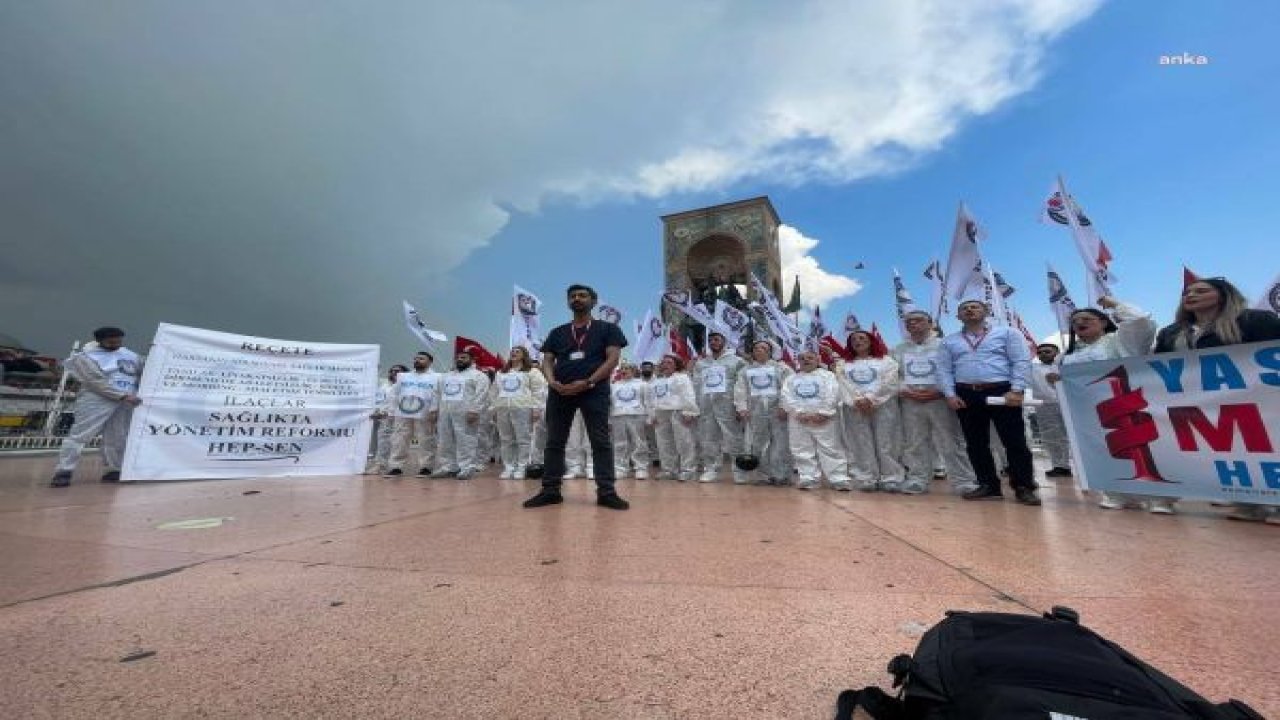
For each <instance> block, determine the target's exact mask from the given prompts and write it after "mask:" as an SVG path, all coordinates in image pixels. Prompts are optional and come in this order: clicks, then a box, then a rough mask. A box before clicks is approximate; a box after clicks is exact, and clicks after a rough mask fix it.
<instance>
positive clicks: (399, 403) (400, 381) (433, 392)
mask: <svg viewBox="0 0 1280 720" xmlns="http://www.w3.org/2000/svg"><path fill="white" fill-rule="evenodd" d="M434 361H435V357H434V356H432V355H431V353H429V352H426V351H425V350H424V351H423V352H420V353H418V354H416V355H414V356H413V371H412V372H402V373H398V374H397V375H396V384H395V385H393V386H392V387H391V397H390V398H389V399H388V401H387V404H388V405H389V406H390V408H391V412H390V415H391V422H392V432H391V459H390V462H389V463H388V464H389V466H390V469H389V470H387V471H386V474H385V475H384V477H397V476H399V475H403V474H404V465H405V463H406V462H407V461H408V460H409V443H410V441H411V440H415V439H416V440H417V443H418V461H417V466H418V467H419V468H421V469H420V470H419V471H418V474H419V475H423V476H426V475H430V474H431V466H432V465H434V464H435V460H436V423H435V420H433V419H431V417H432V415H433V414H434V413H435V411H436V409H437V408H438V407H439V404H440V373H438V372H436V371H434V370H432V369H431V363H432V362H434Z"/></svg>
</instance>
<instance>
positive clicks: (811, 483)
mask: <svg viewBox="0 0 1280 720" xmlns="http://www.w3.org/2000/svg"><path fill="white" fill-rule="evenodd" d="M817 484H818V481H816V480H813V479H812V478H800V480H799V481H797V482H796V489H797V490H812V489H813V488H814V487H816V486H817Z"/></svg>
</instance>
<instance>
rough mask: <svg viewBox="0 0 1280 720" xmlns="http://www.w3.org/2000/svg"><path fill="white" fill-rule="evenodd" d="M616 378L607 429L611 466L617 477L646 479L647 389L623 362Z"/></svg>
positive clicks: (647, 471)
mask: <svg viewBox="0 0 1280 720" xmlns="http://www.w3.org/2000/svg"><path fill="white" fill-rule="evenodd" d="M618 373H619V375H620V376H621V377H620V379H619V380H618V381H617V382H615V383H613V387H612V388H611V389H610V393H611V394H610V398H609V399H610V404H609V426H610V428H611V429H612V431H613V465H614V471H615V473H616V475H617V477H619V478H625V477H631V476H632V475H633V474H634V476H635V478H636V479H637V480H644V479H645V478H647V477H649V441H648V439H647V438H646V437H645V428H646V426H648V424H649V423H648V420H649V397H648V396H649V392H648V390H649V386H648V385H647V384H646V383H645V382H644V381H643V380H637V379H636V367H635V365H631V364H629V363H623V364H622V365H621V366H619V368H618Z"/></svg>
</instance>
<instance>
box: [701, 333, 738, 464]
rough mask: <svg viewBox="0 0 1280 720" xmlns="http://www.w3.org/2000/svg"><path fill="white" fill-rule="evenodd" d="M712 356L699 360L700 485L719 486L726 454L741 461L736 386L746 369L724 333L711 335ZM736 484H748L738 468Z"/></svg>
mask: <svg viewBox="0 0 1280 720" xmlns="http://www.w3.org/2000/svg"><path fill="white" fill-rule="evenodd" d="M707 347H708V349H709V350H710V352H708V353H707V355H705V356H704V357H701V358H695V360H694V366H693V367H694V372H695V373H696V375H697V389H698V407H699V410H700V412H701V414H700V415H699V417H698V449H699V451H700V453H701V455H702V476H701V477H699V478H698V481H699V482H704V483H709V482H715V481H716V480H717V479H718V476H719V473H720V461H721V460H722V459H723V458H724V456H725V454H726V453H728V454H729V456H730V457H731V458H732V457H737V456H738V454H740V453H741V452H742V425H741V423H739V422H738V415H737V412H736V411H735V410H734V407H733V386H734V384H735V383H737V381H738V372H739V371H740V370H741V369H742V365H743V361H742V358H740V357H738V356H737V354H735V353H733V352H730V351H728V350H727V349H726V348H725V337H724V333H721V332H720V331H718V330H712V331H710V332H709V333H707ZM733 482H734V483H735V484H737V485H742V484H745V483H746V482H748V480H747V475H746V473H744V472H742V471H741V470H739V469H738V468H737V466H736V465H735V466H734V467H733Z"/></svg>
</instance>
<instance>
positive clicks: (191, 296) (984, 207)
mask: <svg viewBox="0 0 1280 720" xmlns="http://www.w3.org/2000/svg"><path fill="white" fill-rule="evenodd" d="M1217 7H1219V6H1215V5H1209V4H1205V3H1199V2H1191V1H1190V0H1181V1H1175V2H1154V0H1153V1H1151V2H1144V1H1138V0H1135V1H1134V2H1129V3H1115V4H1101V3H1098V2H1089V1H1085V0H1025V1H1021V2H1015V1H1013V0H988V1H974V2H954V1H953V0H952V1H936V2H935V1H930V0H875V1H872V0H867V1H863V2H851V1H850V2H786V3H780V2H771V1H761V2H747V1H743V2H729V1H727V0H722V1H711V0H709V1H707V2H688V1H687V0H686V1H682V2H674V1H673V2H664V1H661V0H650V1H648V2H621V1H618V2H610V1H607V0H593V1H592V2H553V3H526V2H515V1H514V0H512V1H509V2H457V3H445V2H416V1H414V2H410V1H403V2H401V1H397V0H379V1H378V2H372V3H369V2H355V1H354V0H348V1H344V2H339V1H336V0H287V1H286V0H275V1H267V2H263V1H262V0H252V1H248V0H218V1H217V2H213V1H208V2H202V1H194V2H181V3H175V2H171V1H170V0H154V1H147V0H125V1H124V2H116V3H101V2H97V1H96V0H81V1H79V2H64V1H59V0H42V1H41V2H9V3H3V4H0V332H6V333H9V334H12V335H14V336H17V337H18V338H20V339H22V340H23V341H24V342H25V343H26V344H27V345H29V346H32V347H35V348H38V349H40V350H42V351H45V352H49V353H54V354H57V353H61V352H63V350H64V348H65V347H67V346H68V345H69V344H70V342H71V340H72V339H74V338H77V337H79V338H83V337H85V336H86V335H87V332H88V331H89V330H91V329H92V328H93V327H95V326H98V325H102V324H118V325H122V326H124V327H126V328H127V329H128V330H130V332H131V335H132V336H133V338H134V339H133V343H132V344H133V345H135V346H138V347H142V346H145V344H146V342H147V341H148V340H149V338H150V335H151V333H152V331H153V329H154V327H155V325H156V323H158V322H173V323H180V324H188V325H195V326H200V327H207V328H212V329H220V330H228V331H236V332H243V333H248V334H255V335H261V336H266V337H277V338H287V339H298V340H317V341H340V342H373V343H380V344H382V345H383V347H384V351H385V355H386V356H387V357H388V358H391V357H395V358H399V357H400V356H402V355H404V354H405V353H407V352H410V351H411V350H412V349H413V343H412V339H411V338H410V337H409V336H408V334H407V332H406V331H405V330H404V329H403V326H402V324H401V321H400V317H399V305H400V301H401V299H407V300H409V301H410V302H413V303H414V304H416V305H418V306H419V309H420V310H421V312H422V315H423V316H424V317H425V318H426V319H427V320H428V321H429V322H431V323H433V324H434V325H435V326H437V327H438V328H439V329H441V330H443V331H444V332H446V333H449V334H454V333H462V334H466V335H471V336H473V337H476V338H478V339H480V340H482V341H484V342H487V343H491V344H492V345H494V346H496V347H495V349H504V348H505V340H506V336H505V332H506V313H507V311H508V305H509V297H510V288H511V286H512V284H513V283H518V284H520V285H522V286H524V287H527V288H530V289H532V290H534V291H535V292H538V293H540V294H541V295H542V296H543V298H544V300H546V301H547V302H548V304H549V305H550V306H551V308H552V312H551V315H550V317H549V321H559V320H562V319H563V311H562V307H561V306H562V302H563V288H564V287H565V285H567V284H568V283H570V282H587V283H590V284H593V285H595V286H597V287H598V288H599V289H600V291H601V294H602V296H603V297H604V298H605V299H606V300H607V301H609V302H611V303H614V304H616V305H618V306H620V307H622V308H623V309H624V310H625V311H627V312H628V313H629V314H634V313H640V312H643V310H644V309H645V308H646V307H647V306H649V305H650V304H652V301H653V298H654V297H655V295H656V294H657V293H658V291H659V290H660V289H661V288H660V283H661V268H660V258H659V255H660V252H661V235H660V222H659V221H658V216H659V215H661V214H665V213H670V212H677V211H680V210H685V209H690V208H695V207H700V206H704V205H710V204H716V203H721V202H727V201H731V200H734V199H739V198H745V197H754V196H758V195H769V196H770V197H771V198H772V200H773V203H774V205H775V207H776V208H777V209H778V212H779V213H780V215H781V216H782V218H783V220H784V222H785V223H786V224H787V228H785V229H784V232H783V233H782V237H783V240H784V248H783V255H784V259H785V260H786V262H787V264H788V273H789V274H799V275H800V276H801V283H802V285H803V287H804V288H805V300H806V302H808V303H820V304H822V305H823V314H824V316H827V317H831V316H837V317H838V316H839V315H842V314H843V313H844V312H845V311H846V310H848V309H850V308H853V309H856V310H857V312H858V314H859V316H860V317H862V318H863V319H864V320H879V321H880V322H881V323H882V324H889V325H892V321H891V320H890V318H891V317H892V305H891V302H890V301H891V298H892V294H891V290H890V289H889V288H890V286H889V282H890V272H891V268H892V267H899V268H900V269H901V270H902V271H903V274H904V275H906V276H907V277H908V285H909V286H910V287H911V288H912V289H913V290H914V291H915V292H916V294H917V296H920V295H924V294H926V293H927V290H926V288H925V285H924V283H923V281H922V280H920V279H919V271H920V270H921V269H922V268H923V267H924V266H925V265H926V264H927V263H928V261H929V260H930V259H931V258H932V257H934V256H941V257H945V252H946V243H947V241H948V237H949V234H950V231H951V225H952V222H953V217H954V213H955V207H956V204H957V203H958V202H959V201H960V200H962V199H963V200H965V201H967V202H968V203H969V205H970V207H971V208H972V209H973V211H974V213H975V214H976V215H977V216H978V217H979V219H981V220H983V221H984V222H985V223H986V224H987V226H988V228H989V231H990V240H989V243H988V247H989V255H990V256H991V259H992V260H993V261H994V262H995V264H996V266H997V268H998V269H1000V270H1001V271H1002V272H1004V274H1005V275H1006V276H1007V277H1009V278H1010V280H1011V282H1013V284H1014V285H1015V286H1017V287H1018V288H1019V295H1017V296H1015V299H1016V300H1019V301H1020V307H1021V308H1022V309H1023V312H1024V314H1025V315H1026V316H1027V317H1028V318H1029V319H1030V320H1031V321H1032V322H1033V324H1037V323H1038V324H1039V325H1040V326H1041V327H1039V328H1037V330H1043V331H1044V332H1042V333H1041V334H1044V333H1046V332H1048V331H1049V330H1050V327H1049V324H1050V323H1051V320H1050V315H1049V314H1048V310H1047V308H1046V307H1045V302H1044V300H1043V296H1044V289H1043V288H1044V264H1045V262H1046V261H1052V262H1054V263H1055V264H1056V265H1060V266H1062V267H1061V269H1062V270H1063V271H1064V274H1066V275H1067V277H1068V282H1069V283H1070V282H1074V281H1075V280H1078V278H1079V269H1078V266H1079V263H1078V261H1076V260H1075V259H1074V258H1073V255H1072V250H1071V245H1070V242H1069V239H1068V238H1067V237H1066V235H1065V233H1062V232H1061V231H1058V230H1055V229H1053V228H1048V227H1044V226H1040V225H1038V224H1037V223H1036V220H1035V218H1036V212H1037V207H1038V203H1039V202H1040V201H1041V199H1042V197H1043V196H1044V194H1045V192H1046V191H1047V190H1048V188H1049V183H1050V181H1051V180H1052V179H1053V177H1054V175H1055V174H1056V173H1059V172H1061V173H1064V174H1066V176H1067V177H1068V179H1069V180H1070V181H1071V183H1072V190H1073V191H1074V193H1075V194H1076V195H1077V197H1078V198H1079V199H1080V200H1081V201H1082V202H1083V204H1084V205H1085V207H1086V209H1087V210H1088V211H1089V212H1090V214H1091V215H1092V216H1094V218H1095V220H1097V221H1098V223H1099V226H1100V228H1101V229H1102V231H1103V233H1104V235H1106V236H1107V237H1108V238H1109V240H1110V242H1111V244H1112V246H1113V247H1114V248H1115V249H1116V254H1117V262H1116V265H1115V270H1116V272H1117V274H1118V275H1119V276H1120V278H1121V281H1122V283H1123V284H1122V285H1121V286H1120V287H1119V290H1121V291H1122V292H1119V293H1118V294H1122V295H1126V294H1127V295H1128V297H1130V299H1133V300H1135V301H1137V302H1139V303H1140V304H1146V305H1150V306H1152V308H1153V309H1156V310H1157V311H1158V312H1159V314H1160V315H1161V317H1167V315H1168V310H1169V309H1171V308H1172V305H1173V303H1174V299H1175V295H1176V292H1177V286H1176V283H1177V279H1178V278H1177V273H1178V272H1179V269H1180V265H1181V264H1182V263H1183V262H1186V263H1188V264H1190V265H1191V266H1192V267H1193V268H1196V269H1197V270H1201V271H1202V272H1204V273H1205V274H1226V275H1229V276H1231V277H1233V278H1235V279H1237V280H1238V281H1239V283H1240V284H1241V285H1243V286H1244V287H1245V289H1246V290H1247V291H1249V290H1260V289H1261V288H1262V286H1263V285H1264V284H1265V283H1266V282H1267V281H1268V280H1269V279H1270V277H1271V275H1272V274H1273V273H1274V272H1275V271H1276V270H1277V269H1280V267H1276V266H1278V265H1280V263H1277V262H1276V261H1275V259H1274V258H1275V256H1276V253H1275V251H1274V248H1275V246H1276V245H1275V235H1276V233H1275V230H1274V228H1276V227H1277V225H1278V224H1280V209H1278V208H1280V203H1277V202H1275V200H1274V198H1275V197H1277V190H1280V188H1277V183H1276V179H1275V173H1274V168H1275V167H1280V162H1278V161H1280V148H1278V146H1277V140H1276V138H1275V133H1274V118H1275V116H1276V110H1277V107H1276V105H1277V100H1276V98H1277V94H1276V93H1275V92H1274V90H1273V78H1274V77H1275V76H1276V71H1277V70H1278V69H1280V68H1278V67H1277V64H1278V63H1277V60H1276V57H1277V56H1276V54H1275V53H1273V52H1272V51H1271V50H1270V47H1271V43H1270V37H1269V36H1268V34H1267V30H1266V29H1267V28H1272V27H1275V26H1277V24H1280V10H1277V9H1276V7H1275V6H1274V5H1272V4H1269V3H1257V4H1252V5H1250V4H1244V3H1241V4H1231V5H1225V4H1224V5H1222V6H1220V7H1222V8H1224V9H1215V8H1217ZM1183 52H1190V53H1192V54H1203V55H1205V56H1207V58H1208V59H1209V61H1210V64H1209V65H1207V66H1202V67H1176V68H1175V67H1169V66H1162V65H1160V64H1159V57H1160V56H1161V55H1162V54H1164V55H1175V54H1176V55H1181V53H1183ZM1259 257H1261V258H1263V259H1264V261H1263V262H1259V261H1258V260H1257V258H1259ZM1250 258H1254V259H1252V260H1251V259H1250ZM855 262H864V263H865V264H866V266H867V269H865V270H860V271H855V270H853V265H854V263H855ZM1072 273H1074V275H1073V274H1072ZM788 282H789V281H788ZM1081 289H1082V288H1081ZM1077 293H1079V290H1077Z"/></svg>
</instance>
